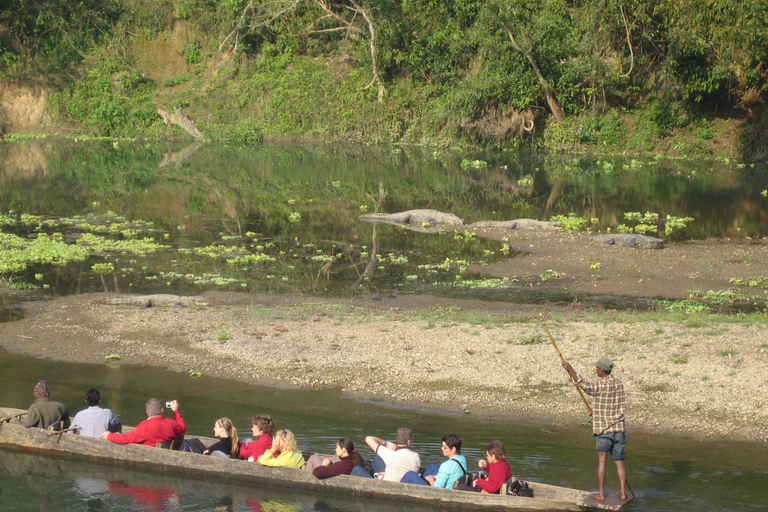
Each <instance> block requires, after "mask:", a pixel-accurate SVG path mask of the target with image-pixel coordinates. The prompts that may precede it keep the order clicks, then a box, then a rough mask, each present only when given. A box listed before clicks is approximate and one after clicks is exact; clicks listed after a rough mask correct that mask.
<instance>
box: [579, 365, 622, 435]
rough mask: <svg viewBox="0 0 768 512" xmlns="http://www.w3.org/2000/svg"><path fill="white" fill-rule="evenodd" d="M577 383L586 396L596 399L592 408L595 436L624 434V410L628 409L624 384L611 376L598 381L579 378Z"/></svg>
mask: <svg viewBox="0 0 768 512" xmlns="http://www.w3.org/2000/svg"><path fill="white" fill-rule="evenodd" d="M576 383H577V384H578V385H579V387H580V388H581V389H583V390H584V392H585V393H586V394H588V395H590V396H593V397H595V400H594V403H593V407H592V410H593V412H592V431H593V432H594V433H595V435H600V434H605V433H607V432H624V428H625V425H624V409H626V408H627V394H626V392H625V391H624V384H622V383H621V381H620V380H618V379H614V378H613V377H612V376H611V375H608V376H607V377H603V378H601V379H600V380H596V381H590V380H584V379H582V378H581V376H579V379H578V380H577V381H576Z"/></svg>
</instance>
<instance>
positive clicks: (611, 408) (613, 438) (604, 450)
mask: <svg viewBox="0 0 768 512" xmlns="http://www.w3.org/2000/svg"><path fill="white" fill-rule="evenodd" d="M562 364H563V368H565V371H566V372H568V375H570V376H571V378H572V379H573V381H574V382H575V383H576V384H577V385H578V386H579V388H581V389H583V390H584V392H585V393H587V394H588V395H590V396H593V397H595V400H594V403H593V406H594V407H593V413H592V431H593V433H594V436H595V450H597V486H598V492H597V494H596V495H595V496H593V498H594V499H596V500H598V501H605V467H606V463H607V461H608V453H610V454H611V458H612V459H613V461H614V462H615V463H616V473H617V474H618V477H619V483H620V485H621V490H620V491H619V498H620V499H622V500H626V499H627V491H626V489H625V485H626V482H627V472H626V468H625V467H624V458H625V454H624V446H625V445H626V444H627V434H626V431H625V427H626V426H625V423H624V410H625V409H626V407H627V394H626V392H625V391H624V384H622V383H621V381H620V380H618V379H616V378H614V377H613V376H612V375H611V372H612V371H613V361H611V360H610V359H608V358H607V357H605V356H603V357H601V358H600V359H599V360H598V361H597V362H596V363H594V366H595V369H596V371H597V376H598V377H599V378H598V380H596V381H589V380H584V379H583V378H582V377H580V376H579V374H577V373H576V370H574V369H573V367H572V366H571V365H570V363H568V362H567V361H566V360H565V359H563V361H562Z"/></svg>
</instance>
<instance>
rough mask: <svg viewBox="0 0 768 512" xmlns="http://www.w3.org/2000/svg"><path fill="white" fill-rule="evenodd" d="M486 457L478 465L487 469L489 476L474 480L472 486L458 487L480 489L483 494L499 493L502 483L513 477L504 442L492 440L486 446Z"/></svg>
mask: <svg viewBox="0 0 768 512" xmlns="http://www.w3.org/2000/svg"><path fill="white" fill-rule="evenodd" d="M485 457H486V458H485V459H483V460H481V461H480V462H478V464H477V465H478V466H479V467H480V468H481V469H484V470H485V471H487V472H488V476H487V477H486V478H479V479H477V480H473V481H472V486H471V487H470V486H468V485H466V484H463V485H460V486H459V487H457V489H461V490H463V491H479V492H481V493H482V494H498V493H499V489H501V485H502V484H503V483H504V482H506V481H507V480H509V479H510V478H512V468H511V467H510V466H509V462H507V452H506V450H504V443H502V442H501V441H491V443H490V444H489V445H488V446H486V447H485Z"/></svg>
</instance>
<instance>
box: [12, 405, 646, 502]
mask: <svg viewBox="0 0 768 512" xmlns="http://www.w3.org/2000/svg"><path fill="white" fill-rule="evenodd" d="M20 412H23V410H20V409H10V408H0V449H6V450H13V451H18V452H22V453H32V454H35V455H40V456H47V457H56V458H62V459H80V460H86V461H90V462H97V463H108V464H110V465H113V466H114V465H121V466H124V467H140V468H144V469H148V470H151V471H158V472H163V473H175V474H178V475H191V476H199V477H205V478H206V479H221V480H222V481H223V482H226V483H232V482H243V483H253V484H259V485H268V486H273V487H275V486H277V487H282V488H290V489H302V490H306V491H311V492H322V493H332V494H334V495H336V496H339V495H347V496H356V497H370V498H379V499H386V500H390V501H397V502H402V503H411V504H413V505H419V504H425V505H437V506H440V507H441V508H442V507H449V508H454V509H462V510H509V511H512V510H552V511H559V510H563V511H582V510H593V509H596V508H601V509H609V510H620V509H621V508H622V507H623V506H624V505H625V504H626V503H627V502H628V501H629V500H624V501H621V502H619V503H615V501H616V500H611V499H610V498H613V497H615V495H614V496H612V497H609V500H608V501H606V502H603V503H597V502H594V501H592V500H590V498H589V494H588V493H587V492H584V491H579V490H574V489H568V488H565V487H557V486H553V485H546V484H542V483H538V482H529V484H530V486H531V488H532V489H533V490H534V495H535V497H534V498H525V497H517V496H500V495H493V494H479V493H473V492H463V491H454V490H448V489H436V488H434V487H426V486H420V485H407V484H401V483H396V482H385V481H382V480H376V479H367V478H359V477H353V476H347V475H340V476H336V477H333V478H328V479H325V480H318V479H316V478H315V477H314V476H312V474H311V473H309V472H308V471H304V470H299V469H291V468H269V467H264V466H261V465H259V464H254V463H252V462H247V461H243V460H232V459H225V458H219V457H205V456H201V455H197V454H192V453H183V452H178V451H174V450H163V449H159V448H153V447H148V446H142V445H118V444H113V443H110V442H108V441H105V440H102V439H94V438H89V437H83V436H79V435H76V434H72V433H52V432H49V431H46V430H42V429H38V428H26V427H23V426H21V425H15V424H11V423H8V422H5V421H2V419H3V418H4V417H8V416H9V415H13V414H17V413H20ZM124 431H127V428H126V429H124ZM201 439H203V440H205V438H201ZM630 500H631V499H630Z"/></svg>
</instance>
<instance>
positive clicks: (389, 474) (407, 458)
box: [376, 445, 421, 482]
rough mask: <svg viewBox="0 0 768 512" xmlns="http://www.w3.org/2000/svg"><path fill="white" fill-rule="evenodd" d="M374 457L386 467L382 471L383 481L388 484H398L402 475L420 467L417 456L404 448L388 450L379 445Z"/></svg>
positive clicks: (419, 458) (419, 459)
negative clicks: (380, 459)
mask: <svg viewBox="0 0 768 512" xmlns="http://www.w3.org/2000/svg"><path fill="white" fill-rule="evenodd" d="M376 455H378V456H379V457H381V458H382V460H383V461H384V464H386V465H387V468H386V469H385V470H384V480H387V481H389V482H399V481H400V480H402V478H403V475H404V474H406V473H407V472H409V471H418V470H419V466H421V457H419V454H418V453H416V452H414V451H413V450H411V449H410V448H406V447H402V448H397V449H396V450H390V449H389V448H387V447H386V446H384V445H379V447H378V448H377V449H376Z"/></svg>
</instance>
